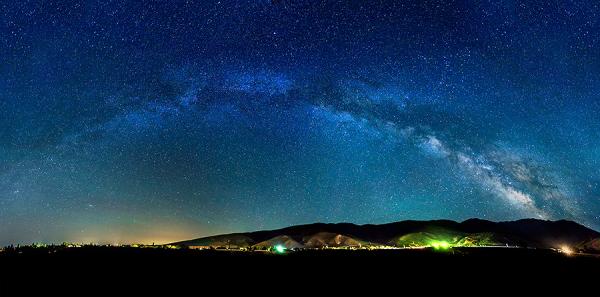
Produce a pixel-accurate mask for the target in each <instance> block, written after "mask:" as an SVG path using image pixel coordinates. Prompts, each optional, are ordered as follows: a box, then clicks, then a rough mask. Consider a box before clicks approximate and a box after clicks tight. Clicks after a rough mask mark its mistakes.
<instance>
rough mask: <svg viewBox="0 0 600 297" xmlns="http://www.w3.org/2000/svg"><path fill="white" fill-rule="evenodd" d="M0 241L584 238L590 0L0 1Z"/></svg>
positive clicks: (591, 114) (595, 38)
mask: <svg viewBox="0 0 600 297" xmlns="http://www.w3.org/2000/svg"><path fill="white" fill-rule="evenodd" d="M16 2H18V3H3V4H1V9H0V11H1V12H0V13H1V14H2V16H1V21H0V33H1V34H0V57H1V58H2V63H1V64H0V222H1V223H0V244H1V245H5V244H11V243H31V242H62V241H75V242H101V243H127V242H169V241H174V240H180V239H186V238H190V237H197V236H206V235H211V234H215V233H222V232H238V231H249V230H256V229H267V228H277V227H283V226H287V225H292V224H301V223H312V222H316V221H321V222H341V221H347V222H354V223H384V222H390V221H396V220H403V219H439V218H448V219H454V220H463V219H467V218H470V217H479V218H484V219H490V220H512V219H518V218H526V217H534V218H542V219H571V220H575V221H577V222H580V223H582V224H585V225H587V226H589V227H592V228H596V229H598V228H600V116H598V114H600V98H599V95H598V94H599V93H600V92H598V90H599V89H600V6H599V4H598V3H597V2H595V1H565V2H564V3H562V2H561V3H553V4H551V5H550V4H540V3H538V4H533V3H529V2H527V1H525V2H519V1H478V2H476V3H468V2H464V3H463V2H454V1H439V2H438V1H368V2H365V1H312V0H309V1H197V2H198V3H191V2H183V1H181V2H176V3H171V2H167V1H165V2H157V3H129V2H124V1H85V2H69V3H63V1H60V2H58V1H56V2H55V1H16Z"/></svg>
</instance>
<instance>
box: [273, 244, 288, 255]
mask: <svg viewBox="0 0 600 297" xmlns="http://www.w3.org/2000/svg"><path fill="white" fill-rule="evenodd" d="M273 250H274V251H275V252H276V253H278V254H283V253H285V250H286V248H285V246H283V245H282V244H278V245H276V246H274V247H273Z"/></svg>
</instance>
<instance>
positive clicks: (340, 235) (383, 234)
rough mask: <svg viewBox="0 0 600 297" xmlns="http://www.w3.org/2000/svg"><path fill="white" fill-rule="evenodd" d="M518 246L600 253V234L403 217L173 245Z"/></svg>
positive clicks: (549, 224) (553, 225)
mask: <svg viewBox="0 0 600 297" xmlns="http://www.w3.org/2000/svg"><path fill="white" fill-rule="evenodd" d="M436 242H444V243H447V244H449V245H451V246H518V247H530V248H558V249H560V248H564V247H569V249H573V250H579V251H585V252H600V233H599V232H597V231H595V230H592V229H590V228H587V227H585V226H582V225H580V224H578V223H576V222H573V221H568V220H558V221H546V220H539V219H522V220H517V221H506V222H492V221H487V220H482V219H468V220H466V221H463V222H456V221H451V220H432V221H412V220H408V221H400V222H394V223H388V224H381V225H373V224H367V225H356V224H352V223H335V224H334V223H315V224H308V225H297V226H291V227H286V228H282V229H277V230H267V231H254V232H246V233H232V234H224V235H215V236H209V237H202V238H197V239H192V240H186V241H180V242H175V243H172V245H177V246H184V247H212V248H255V249H268V248H270V247H273V246H276V245H282V246H284V247H286V248H288V249H295V248H322V247H368V246H394V247H422V246H431V245H432V244H435V243H436Z"/></svg>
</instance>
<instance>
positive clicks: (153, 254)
mask: <svg viewBox="0 0 600 297" xmlns="http://www.w3.org/2000/svg"><path fill="white" fill-rule="evenodd" d="M0 265H1V267H2V272H3V273H4V274H3V275H2V291H3V293H6V292H20V293H27V295H30V294H36V295H39V294H44V295H54V294H60V295H76V296H82V295H84V296H86V295H92V294H100V295H104V296H107V295H109V296H114V295H125V294H127V295H129V294H135V295H140V294H143V295H157V294H166V295H167V296H180V295H189V294H191V295H194V296H195V295H206V294H208V295H209V296H246V295H255V294H259V295H260V294H263V293H264V292H272V293H269V294H273V295H275V296H280V295H281V296H290V295H300V296H307V295H308V296H313V295H328V296H339V294H366V295H368V296H373V295H376V296H377V295H382V294H385V295H388V294H395V295H396V294H400V295H402V294H411V295H412V294H419V295H436V296H444V295H448V294H460V295H473V296H489V295H504V296H518V295H545V294H549V293H550V294H552V295H556V294H560V295H563V296H572V295H575V296H577V295H581V294H583V293H585V292H586V291H588V290H594V289H595V288H596V282H597V269H598V267H600V258H598V257H596V256H588V255H565V254H563V253H559V252H556V251H553V250H546V249H543V250H542V249H521V248H460V247H459V248H452V249H450V250H448V251H444V252H440V251H435V250H433V249H402V250H333V249H325V250H323V249H309V250H301V251H296V252H290V253H285V254H276V253H269V252H241V251H234V250H230V251H228V250H191V249H168V248H131V247H80V248H58V249H53V248H49V247H46V248H21V249H16V250H13V251H9V252H6V251H5V252H3V253H0ZM2 295H3V296H4V294H2ZM390 296H391V295H390ZM590 296H591V295H590Z"/></svg>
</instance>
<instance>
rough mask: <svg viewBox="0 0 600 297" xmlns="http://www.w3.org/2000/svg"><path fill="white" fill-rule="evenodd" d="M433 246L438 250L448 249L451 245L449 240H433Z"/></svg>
mask: <svg viewBox="0 0 600 297" xmlns="http://www.w3.org/2000/svg"><path fill="white" fill-rule="evenodd" d="M431 246H432V247H433V248H434V249H436V250H447V249H449V248H450V247H451V245H450V244H449V243H448V242H447V241H443V240H442V241H433V242H431Z"/></svg>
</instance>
